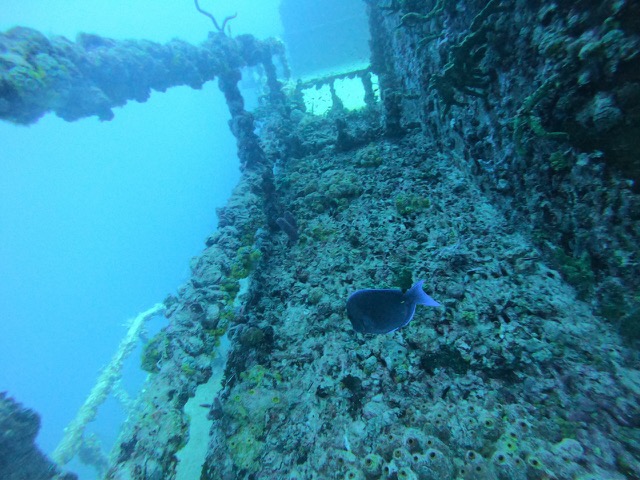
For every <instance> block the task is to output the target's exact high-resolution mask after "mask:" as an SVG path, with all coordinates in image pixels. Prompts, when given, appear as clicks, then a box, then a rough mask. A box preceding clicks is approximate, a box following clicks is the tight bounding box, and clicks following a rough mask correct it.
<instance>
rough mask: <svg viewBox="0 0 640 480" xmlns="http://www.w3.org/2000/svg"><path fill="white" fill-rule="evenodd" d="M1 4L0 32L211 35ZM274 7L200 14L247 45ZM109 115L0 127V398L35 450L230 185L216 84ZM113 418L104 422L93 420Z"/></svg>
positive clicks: (192, 20)
mask: <svg viewBox="0 0 640 480" xmlns="http://www.w3.org/2000/svg"><path fill="white" fill-rule="evenodd" d="M12 3H13V4H12V5H11V6H6V5H3V6H2V14H1V17H0V29H2V30H6V29H8V28H11V27H13V26H16V25H21V26H27V27H32V28H35V29H38V30H40V31H41V32H43V33H45V34H47V35H64V36H67V37H68V38H70V39H73V38H74V37H75V35H76V33H78V32H79V31H85V32H90V33H96V34H99V35H103V36H108V37H112V38H118V39H122V38H144V39H148V40H152V41H157V42H166V41H168V40H169V39H171V38H173V37H177V38H181V39H184V40H186V41H189V42H191V43H194V44H198V43H200V42H201V41H202V40H204V39H205V38H206V35H207V33H208V31H209V30H210V28H211V24H210V22H209V21H208V20H207V19H206V18H205V17H203V16H201V15H199V14H198V13H197V12H196V11H195V9H194V7H193V3H192V2H191V1H190V0H182V1H180V2H160V3H159V2H157V1H152V0H136V1H131V0H115V1H114V0H109V1H106V0H105V1H99V0H82V1H79V0H78V1H75V0H50V1H47V2H43V1H41V0H25V1H21V2H12ZM228 3H229V2H227V4H228ZM277 3H278V2H277V1H276V0H261V1H260V2H255V1H251V0H241V1H234V2H233V7H229V6H225V4H224V2H219V1H216V2H207V1H206V0H203V1H202V2H201V4H202V6H203V7H206V8H208V9H210V10H211V11H212V12H214V13H215V14H217V15H219V16H220V17H224V16H226V15H230V14H233V13H236V12H237V13H238V17H237V18H236V19H235V20H234V21H233V22H232V23H231V29H232V32H233V33H234V34H239V33H249V32H250V33H252V34H254V35H256V36H257V37H259V38H264V37H267V36H277V35H278V34H279V32H280V23H279V20H278V9H277ZM214 7H215V8H214ZM114 113H115V118H114V119H113V120H112V121H111V122H99V121H98V120H96V119H95V118H87V119H82V120H79V121H77V122H74V123H66V122H63V121H62V120H60V119H58V118H56V117H55V116H53V115H51V114H50V115H47V116H45V117H44V118H42V119H41V120H40V121H39V122H38V123H37V124H35V125H32V126H30V127H23V126H14V125H11V124H8V123H0V145H2V149H1V151H0V192H1V193H0V195H1V201H0V265H1V267H0V268H1V272H0V275H1V276H0V319H1V320H0V391H4V390H7V391H9V393H10V394H11V395H12V396H14V397H15V398H16V399H17V400H18V401H20V402H21V403H23V404H24V405H25V406H27V407H30V408H33V409H35V410H36V411H38V412H39V413H40V414H41V415H42V430H41V432H40V435H39V437H38V444H39V445H40V446H41V448H42V449H43V450H44V451H45V452H46V453H51V451H52V450H53V449H54V448H55V446H56V445H57V443H58V441H59V440H60V438H61V435H62V429H63V428H64V427H65V426H66V425H67V424H68V422H69V421H70V420H71V419H72V418H73V416H74V415H75V413H76V412H77V409H78V408H79V406H80V405H81V404H82V402H83V401H84V399H85V398H86V396H87V394H88V392H89V391H90V389H91V387H92V386H93V384H94V382H95V379H96V377H97V374H98V372H99V370H100V369H101V367H103V366H105V365H106V364H107V363H108V362H109V360H110V358H111V356H112V355H113V353H114V352H115V349H116V347H117V345H118V343H119V341H120V339H121V338H122V336H123V335H124V333H125V332H126V327H125V326H124V324H125V322H126V320H127V319H129V318H131V317H133V316H135V315H136V314H137V313H138V312H140V311H143V310H146V309H147V308H150V307H151V306H152V305H153V304H155V303H157V302H161V301H162V300H163V299H164V298H165V296H166V295H167V294H169V293H172V292H174V291H175V290H176V288H177V287H178V286H179V285H180V284H181V283H182V282H184V281H185V280H186V279H187V278H188V274H189V270H188V265H189V259H190V258H191V257H192V256H194V255H196V254H198V253H199V252H200V251H201V250H202V248H203V246H204V240H205V239H206V237H207V236H208V234H210V233H211V232H212V231H213V230H214V228H215V226H216V220H215V208H216V207H219V206H222V205H223V204H224V203H225V200H226V198H227V197H228V195H229V193H230V191H231V189H232V188H233V186H234V185H235V183H236V182H237V179H238V178H239V170H238V160H237V156H236V153H235V152H236V150H235V139H233V137H232V136H231V133H230V131H229V128H228V126H227V121H228V118H229V114H228V111H227V107H226V105H225V103H224V98H223V96H222V94H221V93H220V91H219V90H218V87H217V84H215V83H209V84H207V85H205V87H204V88H203V89H202V90H200V91H197V90H192V89H189V88H187V87H181V88H174V89H171V90H169V91H167V92H166V93H153V94H152V96H151V98H150V100H149V101H147V102H146V103H144V104H138V103H135V102H133V103H132V102H130V103H129V104H127V105H126V106H124V107H123V108H117V109H115V110H114ZM155 322H160V320H159V319H157V320H155ZM151 328H159V327H158V326H157V325H156V326H151ZM134 355H135V353H134ZM135 361H137V359H136V360H135ZM135 361H134V363H135ZM111 412H113V415H116V414H117V408H111V407H109V406H108V405H107V406H106V407H105V409H103V410H102V411H101V416H103V417H104V416H105V415H106V416H107V418H106V419H105V418H101V421H102V423H104V424H107V425H108V424H110V421H109V420H110V418H109V415H110V414H111ZM114 420H118V419H116V418H115V417H114Z"/></svg>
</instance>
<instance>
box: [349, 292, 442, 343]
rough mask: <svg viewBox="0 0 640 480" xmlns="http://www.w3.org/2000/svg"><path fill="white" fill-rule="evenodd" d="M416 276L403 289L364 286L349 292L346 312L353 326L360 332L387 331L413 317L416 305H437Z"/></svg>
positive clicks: (394, 328) (407, 321)
mask: <svg viewBox="0 0 640 480" xmlns="http://www.w3.org/2000/svg"><path fill="white" fill-rule="evenodd" d="M423 283H424V280H419V281H417V282H416V283H414V284H413V286H412V287H411V288H410V289H409V290H407V291H406V292H404V293H403V292H402V290H399V289H398V290H390V289H381V290H374V289H370V288H367V289H364V290H358V291H357V292H354V293H352V294H351V295H350V296H349V299H348V300H347V315H348V316H349V320H351V324H352V325H353V329H354V330H355V331H356V332H360V333H389V332H393V331H394V330H397V329H399V328H401V327H404V326H405V325H406V324H407V323H409V322H410V321H411V319H412V318H413V314H414V313H415V311H416V305H426V306H428V307H439V306H440V304H439V303H438V302H436V301H435V300H434V299H433V298H431V297H430V296H429V295H427V294H426V293H424V291H423V290H422V284H423Z"/></svg>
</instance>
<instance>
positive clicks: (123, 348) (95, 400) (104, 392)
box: [52, 303, 165, 465]
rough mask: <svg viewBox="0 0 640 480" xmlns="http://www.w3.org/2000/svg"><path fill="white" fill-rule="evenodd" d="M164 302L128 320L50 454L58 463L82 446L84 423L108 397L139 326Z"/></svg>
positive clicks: (160, 309) (131, 348) (90, 418)
mask: <svg viewBox="0 0 640 480" xmlns="http://www.w3.org/2000/svg"><path fill="white" fill-rule="evenodd" d="M164 309H165V306H164V304H162V303H158V304H156V305H154V306H153V307H152V308H150V309H149V310H147V311H146V312H142V313H140V314H139V315H138V316H137V317H135V318H134V319H133V320H132V321H131V325H129V330H127V334H126V335H125V336H124V338H123V339H122V341H121V342H120V345H118V350H117V351H116V353H115V355H114V356H113V358H112V359H111V362H109V365H107V367H106V368H105V369H104V370H103V371H102V373H101V374H100V376H99V377H98V380H97V381H96V384H95V385H94V387H93V388H92V389H91V393H89V396H88V397H87V399H86V400H85V402H84V404H83V405H82V407H80V410H78V413H77V415H76V417H75V418H74V419H73V420H72V421H71V422H70V423H69V425H68V426H67V427H66V428H65V429H64V436H63V437H62V440H61V441H60V443H59V444H58V446H57V447H56V449H55V450H54V452H53V454H52V458H53V460H54V461H55V462H56V463H58V465H65V464H67V463H68V462H69V461H70V460H71V459H72V458H73V457H74V455H75V454H76V453H78V450H80V446H81V445H82V435H83V433H84V430H85V428H86V427H87V425H88V424H89V423H90V422H92V421H93V420H94V419H95V418H96V414H97V411H98V407H99V406H100V405H102V403H103V402H104V401H105V400H106V399H107V397H108V396H109V393H110V392H111V389H112V388H113V386H114V384H115V383H116V382H117V381H118V380H119V379H120V377H121V376H122V365H123V363H124V360H125V359H126V358H127V357H128V356H129V354H130V353H131V352H132V351H133V349H134V347H135V345H136V343H137V341H138V338H139V337H140V333H141V332H142V328H143V327H144V324H145V322H146V321H147V320H149V319H150V318H151V317H153V316H155V315H157V314H159V313H161V312H163V311H164Z"/></svg>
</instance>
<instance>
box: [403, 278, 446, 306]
mask: <svg viewBox="0 0 640 480" xmlns="http://www.w3.org/2000/svg"><path fill="white" fill-rule="evenodd" d="M423 283H424V280H418V281H417V282H416V283H414V284H413V286H412V287H411V288H410V289H409V290H408V291H407V293H406V295H407V296H408V297H410V298H414V299H415V302H416V304H418V305H426V306H428V307H440V306H441V305H440V304H439V303H438V302H436V301H435V300H434V299H433V298H431V297H430V296H429V295H427V294H426V293H424V290H422V284H423Z"/></svg>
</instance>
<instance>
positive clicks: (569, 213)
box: [369, 0, 640, 339]
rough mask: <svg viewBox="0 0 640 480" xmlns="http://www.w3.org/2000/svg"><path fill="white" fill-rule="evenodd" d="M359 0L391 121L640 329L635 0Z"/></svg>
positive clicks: (609, 312) (639, 64) (635, 332)
mask: <svg viewBox="0 0 640 480" xmlns="http://www.w3.org/2000/svg"><path fill="white" fill-rule="evenodd" d="M369 4H370V5H369V7H370V12H371V29H372V36H373V42H372V46H373V54H374V57H373V58H374V62H373V65H374V67H375V68H377V73H380V74H382V75H383V76H389V77H391V78H393V79H394V84H393V88H390V89H389V95H394V96H395V97H402V99H403V100H402V102H401V105H402V114H401V116H402V120H401V122H402V123H403V124H404V125H412V124H413V123H414V122H416V121H418V122H419V124H420V127H421V129H422V132H423V134H424V135H425V137H426V138H429V139H431V140H433V141H434V142H435V143H436V144H437V145H438V146H439V149H440V150H441V151H442V152H443V153H445V154H447V155H450V157H451V161H452V162H456V163H457V165H458V166H460V167H461V168H465V169H467V170H468V171H469V172H471V173H472V174H473V175H474V177H475V178H476V180H477V181H479V182H481V183H482V185H483V188H484V190H485V192H486V193H488V194H489V195H491V197H492V198H493V199H494V201H495V204H496V205H497V206H499V207H500V209H501V210H502V211H503V212H504V214H505V215H507V217H508V218H509V219H510V221H511V222H512V223H513V224H514V225H518V226H519V227H521V228H523V229H527V230H528V231H529V234H530V235H531V237H532V238H534V239H535V240H536V244H537V245H538V246H540V247H541V248H542V251H543V253H544V254H545V258H546V259H547V260H548V261H550V262H551V264H552V265H554V267H555V268H557V269H559V270H560V272H561V273H562V274H563V277H564V278H565V279H566V280H568V281H569V282H570V283H571V284H572V285H573V286H574V287H575V288H576V289H577V291H578V293H579V295H580V297H581V298H583V299H585V300H588V301H590V302H593V303H594V304H595V305H596V306H597V309H598V310H597V311H598V313H599V314H600V315H602V316H604V317H605V318H607V320H609V321H610V322H612V323H613V324H615V325H618V326H620V328H621V331H622V332H623V334H624V335H625V336H626V337H628V338H632V339H637V338H639V337H640V303H639V301H638V298H637V291H638V288H639V287H640V275H638V272H639V270H640V267H639V263H638V262H639V261H640V248H639V246H638V245H639V244H640V230H639V229H638V220H640V196H639V195H638V193H639V192H640V183H638V182H640V143H639V142H638V138H639V136H640V20H639V19H640V2H638V1H634V0H621V1H618V2H599V3H593V2H571V1H557V2H543V1H531V0H530V1H526V0H514V1H508V0H504V1H502V2H500V1H496V0H491V1H489V2H486V1H474V0H470V1H469V0H468V1H463V2H455V1H449V0H431V1H426V2H425V1H417V0H415V1H413V0H384V1H379V2H369ZM381 84H384V82H381ZM383 93H384V90H383ZM395 115H396V116H397V114H395Z"/></svg>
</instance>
